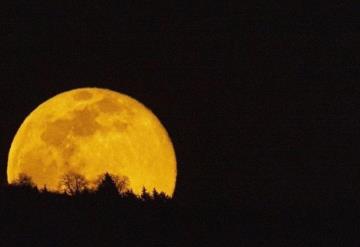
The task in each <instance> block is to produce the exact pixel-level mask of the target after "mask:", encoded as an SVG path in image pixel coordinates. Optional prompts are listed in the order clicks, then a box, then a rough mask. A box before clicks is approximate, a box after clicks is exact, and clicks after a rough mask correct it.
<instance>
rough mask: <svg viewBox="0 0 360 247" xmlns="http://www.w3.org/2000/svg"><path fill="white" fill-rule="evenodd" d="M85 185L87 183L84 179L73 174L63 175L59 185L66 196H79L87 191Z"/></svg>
mask: <svg viewBox="0 0 360 247" xmlns="http://www.w3.org/2000/svg"><path fill="white" fill-rule="evenodd" d="M87 185H88V181H87V180H86V179H85V177H84V176H82V175H80V174H78V173H75V172H68V173H66V174H64V175H63V176H62V178H61V180H60V184H59V186H60V189H62V190H63V191H64V192H65V193H66V194H68V195H76V194H80V193H81V192H83V191H84V190H86V189H87Z"/></svg>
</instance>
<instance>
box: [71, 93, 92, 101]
mask: <svg viewBox="0 0 360 247" xmlns="http://www.w3.org/2000/svg"><path fill="white" fill-rule="evenodd" d="M92 97H93V95H92V93H90V92H89V91H80V92H76V93H75V94H74V96H73V98H74V100H77V101H81V100H89V99H91V98H92Z"/></svg>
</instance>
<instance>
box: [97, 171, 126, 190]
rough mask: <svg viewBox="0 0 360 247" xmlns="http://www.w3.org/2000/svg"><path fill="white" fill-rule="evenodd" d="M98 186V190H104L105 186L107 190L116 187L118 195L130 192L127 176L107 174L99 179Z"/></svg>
mask: <svg viewBox="0 0 360 247" xmlns="http://www.w3.org/2000/svg"><path fill="white" fill-rule="evenodd" d="M96 185H97V188H98V190H102V189H104V186H105V187H106V188H107V189H110V188H111V187H114V186H115V188H116V190H117V194H124V193H125V192H127V191H128V186H129V179H128V177H126V176H120V175H113V174H109V173H105V174H104V175H102V176H100V177H99V178H98V180H97V181H96Z"/></svg>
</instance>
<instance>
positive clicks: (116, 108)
mask: <svg viewBox="0 0 360 247" xmlns="http://www.w3.org/2000/svg"><path fill="white" fill-rule="evenodd" d="M68 172H76V173H78V174H81V175H83V176H84V177H85V178H86V179H88V180H89V181H92V180H95V179H97V178H98V177H99V176H100V175H103V174H104V173H106V172H108V173H110V174H114V175H121V176H126V177H128V179H129V188H130V189H132V190H133V192H134V193H135V194H137V195H140V194H141V190H142V188H143V187H145V188H146V189H147V190H148V191H151V190H153V189H154V188H155V189H156V190H157V191H159V192H164V193H165V194H167V195H168V196H172V195H173V193H174V189H175V183H176V174H177V170H176V157H175V151H174V148H173V145H172V142H171V140H170V138H169V135H168V133H167V131H166V130H165V128H164V126H163V125H162V124H161V122H160V121H159V119H158V118H157V117H156V116H155V115H154V114H153V113H152V112H151V111H150V110H149V109H148V108H146V107H145V106H144V105H143V104H141V103H140V102H138V101H137V100H135V99H133V98H131V97H129V96H127V95H124V94H121V93H118V92H115V91H111V90H108V89H100V88H80V89H75V90H71V91H67V92H64V93H61V94H58V95H56V96H54V97H53V98H51V99H49V100H47V101H45V102H44V103H42V104H41V105H40V106H38V107H37V108H36V109H35V110H34V111H33V112H31V113H30V115H29V116H28V117H27V118H26V119H25V120H24V122H23V123H22V124H21V126H20V128H19V129H18V131H17V133H16V135H15V137H14V140H13V142H12V144H11V148H10V151H9V157H8V167H7V176H8V182H9V183H12V182H14V181H15V180H16V179H17V178H18V176H19V174H21V173H25V174H27V175H29V176H30V177H31V178H32V180H33V182H34V183H35V185H37V187H38V188H42V187H44V186H46V188H47V189H49V190H51V191H58V190H59V182H60V179H61V177H62V176H63V175H64V174H66V173H68Z"/></svg>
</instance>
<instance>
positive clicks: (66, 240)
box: [0, 186, 360, 247]
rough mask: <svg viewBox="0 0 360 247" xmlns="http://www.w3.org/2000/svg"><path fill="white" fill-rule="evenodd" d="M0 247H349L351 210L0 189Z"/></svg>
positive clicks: (353, 228) (354, 230)
mask: <svg viewBox="0 0 360 247" xmlns="http://www.w3.org/2000/svg"><path fill="white" fill-rule="evenodd" d="M0 201H1V204H0V222H1V224H0V235H1V236H0V239H1V246H54V247H55V246H293V247H295V246H357V243H358V242H359V241H358V237H357V236H358V232H359V229H358V223H359V222H360V221H359V216H360V214H359V211H358V210H357V207H356V205H355V204H350V203H348V205H353V206H352V207H349V206H348V207H347V208H344V207H342V206H340V205H342V203H341V202H339V203H338V204H336V203H334V204H333V205H327V206H324V207H322V208H320V207H307V208H304V207H302V208H301V207H296V206H293V207H291V208H287V209H285V208H284V207H271V208H261V207H249V206H245V205H238V206H237V207H235V206H230V205H227V203H221V202H219V203H217V204H213V205H209V204H207V205H206V204H201V203H194V204H192V205H189V204H184V203H182V202H180V201H177V200H176V198H175V199H169V198H166V197H161V196H157V197H156V198H154V197H150V195H148V194H146V195H143V196H142V197H141V198H136V197H134V196H133V195H132V194H130V193H129V194H126V195H125V194H123V195H110V194H106V193H96V192H93V193H81V194H78V195H75V196H68V195H64V194H54V193H49V192H46V191H45V192H44V191H42V192H39V191H37V190H36V189H31V188H22V187H16V186H3V187H2V188H1V193H0Z"/></svg>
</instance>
